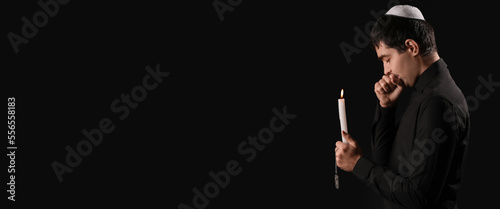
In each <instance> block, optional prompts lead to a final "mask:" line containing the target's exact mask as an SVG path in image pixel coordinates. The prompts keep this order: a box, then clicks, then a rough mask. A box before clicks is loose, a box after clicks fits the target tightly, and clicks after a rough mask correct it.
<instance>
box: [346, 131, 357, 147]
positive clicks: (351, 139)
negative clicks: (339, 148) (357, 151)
mask: <svg viewBox="0 0 500 209" xmlns="http://www.w3.org/2000/svg"><path fill="white" fill-rule="evenodd" d="M342 137H344V139H345V140H346V141H347V143H348V144H349V145H351V146H353V147H358V143H357V142H356V140H354V139H353V138H352V136H351V135H350V134H348V133H347V132H345V131H342Z"/></svg>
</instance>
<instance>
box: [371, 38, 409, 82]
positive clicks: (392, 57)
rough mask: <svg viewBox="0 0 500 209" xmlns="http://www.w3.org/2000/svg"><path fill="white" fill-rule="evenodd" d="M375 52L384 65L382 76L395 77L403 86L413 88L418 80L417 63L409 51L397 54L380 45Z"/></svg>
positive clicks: (393, 50)
mask: <svg viewBox="0 0 500 209" xmlns="http://www.w3.org/2000/svg"><path fill="white" fill-rule="evenodd" d="M375 50H376V51H377V56H378V59H379V60H381V61H382V62H383V63H384V74H385V75H390V74H394V75H396V76H397V77H398V78H399V79H400V80H401V81H402V82H403V84H404V86H413V85H415V81H416V80H417V78H418V63H416V59H415V57H414V56H413V55H412V54H411V51H410V50H405V51H403V52H402V53H399V52H398V51H397V50H396V49H394V48H389V47H387V45H385V44H384V43H382V42H381V43H380V45H379V47H377V48H376V49H375Z"/></svg>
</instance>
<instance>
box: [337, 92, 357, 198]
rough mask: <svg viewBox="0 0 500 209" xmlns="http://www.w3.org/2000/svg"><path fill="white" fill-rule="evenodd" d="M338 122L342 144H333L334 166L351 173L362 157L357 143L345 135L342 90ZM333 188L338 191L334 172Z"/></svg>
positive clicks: (345, 125)
mask: <svg viewBox="0 0 500 209" xmlns="http://www.w3.org/2000/svg"><path fill="white" fill-rule="evenodd" d="M339 120H340V129H341V132H342V134H341V135H342V142H340V141H337V143H335V165H336V166H337V165H338V166H339V168H341V169H342V170H344V171H347V172H352V171H353V169H354V166H355V165H356V163H357V162H358V160H359V158H361V156H363V151H362V150H361V148H360V147H359V146H358V142H357V141H356V140H354V139H353V138H352V136H351V135H349V134H348V133H347V117H346V112H345V99H344V89H342V91H341V92H340V99H339ZM335 186H336V187H337V189H338V175H337V171H336V170H335Z"/></svg>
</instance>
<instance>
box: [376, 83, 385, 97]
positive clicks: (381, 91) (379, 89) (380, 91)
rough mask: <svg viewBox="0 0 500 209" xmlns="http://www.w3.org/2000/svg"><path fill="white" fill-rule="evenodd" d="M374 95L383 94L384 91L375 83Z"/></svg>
mask: <svg viewBox="0 0 500 209" xmlns="http://www.w3.org/2000/svg"><path fill="white" fill-rule="evenodd" d="M374 89H375V93H378V94H384V92H383V91H384V89H382V86H381V85H380V83H379V82H377V83H375V87H374Z"/></svg>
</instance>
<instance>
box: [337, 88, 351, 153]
mask: <svg viewBox="0 0 500 209" xmlns="http://www.w3.org/2000/svg"><path fill="white" fill-rule="evenodd" d="M339 119H340V130H342V131H345V132H346V133H349V132H347V117H346V115H345V99H344V89H342V90H341V91H340V99H339ZM342 142H344V143H347V142H346V140H345V139H344V136H342Z"/></svg>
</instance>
